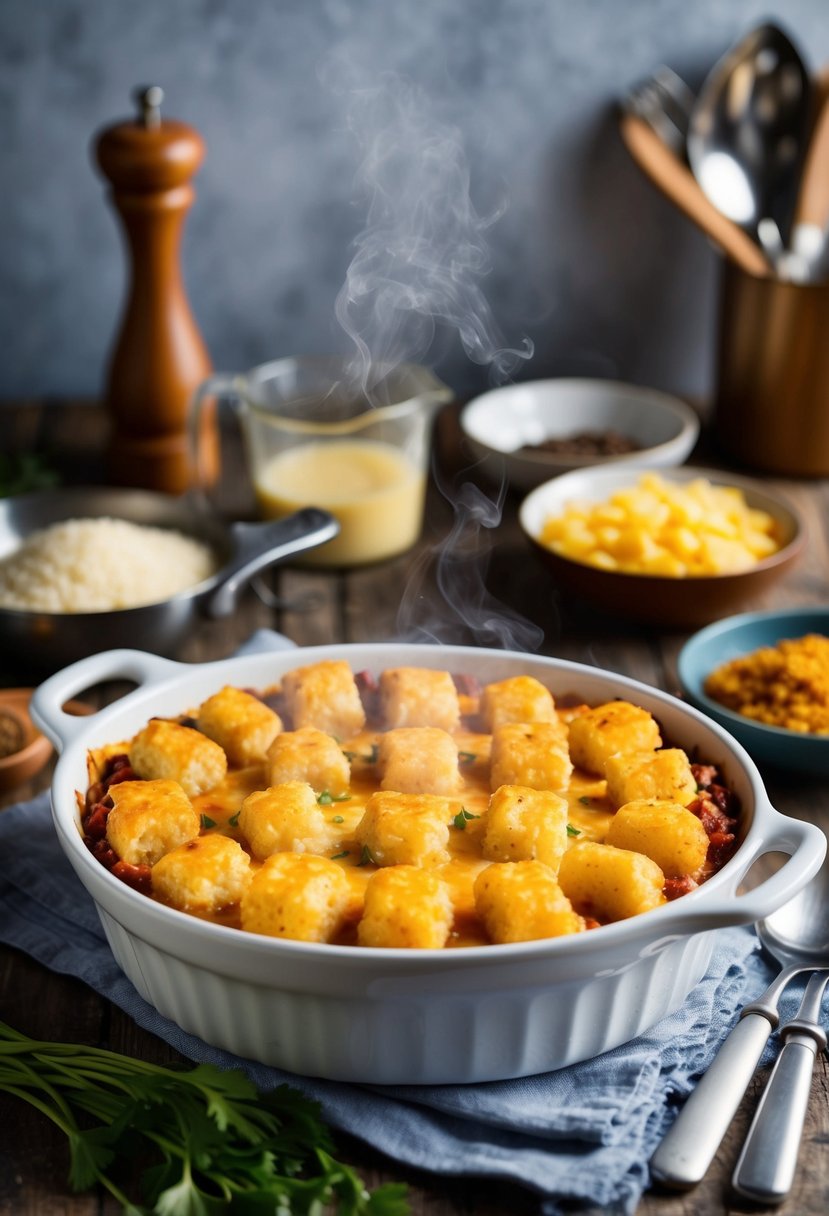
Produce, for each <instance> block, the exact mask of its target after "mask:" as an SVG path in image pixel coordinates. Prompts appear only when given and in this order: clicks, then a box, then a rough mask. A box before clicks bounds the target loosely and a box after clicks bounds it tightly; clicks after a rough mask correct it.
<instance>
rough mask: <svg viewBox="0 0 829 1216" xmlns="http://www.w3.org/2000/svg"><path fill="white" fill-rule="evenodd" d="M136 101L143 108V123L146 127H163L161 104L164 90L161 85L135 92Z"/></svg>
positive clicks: (150, 86) (149, 86)
mask: <svg viewBox="0 0 829 1216" xmlns="http://www.w3.org/2000/svg"><path fill="white" fill-rule="evenodd" d="M135 100H136V101H137V102H138V104H139V106H140V107H141V122H142V123H143V125H144V126H145V127H149V128H150V129H155V128H156V127H159V126H160V125H161V103H162V101H163V100H164V90H163V89H162V87H161V85H158V84H151V85H147V86H146V87H145V88H140V89H136V90H135Z"/></svg>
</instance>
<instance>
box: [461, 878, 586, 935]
mask: <svg viewBox="0 0 829 1216" xmlns="http://www.w3.org/2000/svg"><path fill="white" fill-rule="evenodd" d="M474 891H475V906H476V908H477V911H478V915H479V917H480V918H481V920H482V921H483V923H484V926H485V928H486V931H487V934H488V935H489V938H490V940H491V941H493V942H527V941H535V940H536V939H537V938H541V937H562V936H564V935H565V934H568V933H579V932H580V931H581V930H582V929H583V928H584V922H583V920H582V918H581V917H580V916H579V915H578V914H577V913H576V912H574V910H573V908H572V906H571V904H570V901H569V900H568V899H567V897H566V895H564V893H563V892H562V890H561V888H560V887H559V885H558V883H557V882H556V877H555V874H554V873H553V871H552V870H551V869H550V867H549V866H545V865H544V863H543V862H541V861H515V862H512V861H507V862H493V864H492V865H491V866H487V868H486V869H485V870H482V871H481V873H480V874H479V875H478V877H477V878H476V879H475V886H474Z"/></svg>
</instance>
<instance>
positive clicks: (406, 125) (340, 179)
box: [0, 0, 829, 399]
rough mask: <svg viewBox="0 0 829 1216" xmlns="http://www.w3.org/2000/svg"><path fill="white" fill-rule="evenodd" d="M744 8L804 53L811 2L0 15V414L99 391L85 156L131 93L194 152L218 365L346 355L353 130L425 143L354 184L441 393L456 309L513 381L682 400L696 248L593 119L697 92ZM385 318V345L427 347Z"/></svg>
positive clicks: (202, 296)
mask: <svg viewBox="0 0 829 1216" xmlns="http://www.w3.org/2000/svg"><path fill="white" fill-rule="evenodd" d="M770 15H772V16H773V15H776V16H777V17H778V18H779V19H781V20H782V21H783V22H784V23H785V24H786V25H787V26H788V28H789V29H790V31H791V32H792V33H793V34H794V36H795V38H796V39H797V41H798V42H799V44H800V45H801V47H802V48H803V49H804V51H805V52H806V53H807V55H808V57H809V59H810V62H811V63H812V65H813V66H817V65H819V64H821V63H822V62H823V61H825V60H827V59H829V5H827V0H789V2H788V3H785V2H781V0H729V3H723V2H722V0H579V2H577V0H477V2H475V0H466V3H464V2H463V0H281V2H279V0H142V2H141V3H133V4H128V3H126V0H2V4H0V111H1V113H0V129H1V130H2V138H0V181H2V190H0V240H2V281H1V282H0V334H2V349H3V358H2V361H0V399H9V398H13V397H18V398H19V397H28V396H31V395H41V394H47V393H48V394H57V395H79V394H81V395H93V394H95V393H96V392H97V391H98V390H99V387H100V385H101V380H102V375H103V368H104V363H105V359H106V353H107V349H108V347H109V344H110V342H111V339H112V337H113V333H114V330H115V327H116V324H117V317H118V310H119V305H120V300H121V296H122V291H123V288H124V281H125V261H124V256H123V252H122V249H121V246H120V240H119V235H118V231H117V228H116V224H115V221H114V217H113V214H112V212H111V210H110V208H109V206H108V204H107V202H106V201H105V191H104V188H103V184H102V182H101V180H100V179H99V178H98V177H97V175H96V173H95V171H94V170H93V168H92V165H91V160H90V155H89V144H90V138H91V136H92V133H93V132H94V131H95V130H96V129H98V128H99V127H101V126H102V125H104V124H107V123H109V122H112V121H114V120H115V119H117V118H120V117H123V116H126V114H128V113H129V111H130V104H129V95H130V90H131V89H132V87H133V86H134V85H136V84H138V83H148V82H155V83H159V84H162V85H163V86H164V88H165V90H166V93H167V102H166V105H165V111H166V112H167V113H168V114H170V115H171V116H175V117H178V118H181V119H184V120H185V121H188V122H191V123H192V124H193V125H195V126H197V127H198V128H199V130H200V131H201V132H202V134H203V136H204V138H205V140H206V143H207V148H208V156H207V160H206V162H205V165H204V167H203V169H202V170H201V172H200V174H199V177H198V179H197V188H198V197H197V201H196V204H195V207H194V209H193V211H192V213H191V215H190V218H189V220H188V224H187V228H186V234H185V242H184V248H183V262H184V268H185V277H186V281H187V285H188V291H189V295H190V299H191V302H192V305H193V309H194V312H195V314H196V316H197V318H198V321H199V323H200V326H201V328H202V331H203V333H204V335H205V338H206V340H207V343H208V346H209V348H210V351H211V354H212V357H213V361H214V363H215V365H216V366H217V367H218V368H222V369H226V370H236V369H240V368H244V367H248V366H251V365H252V364H254V363H256V362H259V361H262V360H264V359H267V358H273V357H276V356H278V355H283V354H290V353H294V352H300V351H320V350H323V351H324V350H329V349H346V348H347V341H348V340H347V339H346V338H345V335H344V333H343V331H342V329H341V327H340V325H339V323H338V320H337V317H336V313H335V301H336V298H337V295H338V292H339V291H340V289H341V287H342V286H343V283H344V281H345V278H346V274H347V271H348V268H349V265H350V264H351V262H352V258H353V256H354V246H353V242H354V241H355V239H356V238H358V237H360V235H361V234H363V235H365V232H366V226H367V223H368V221H369V218H372V221H374V220H376V219H377V213H376V196H375V211H374V212H372V213H370V212H369V210H368V197H369V196H368V195H367V193H366V190H365V186H364V184H361V182H360V181H359V180H358V170H359V168H360V165H361V160H362V159H363V157H364V155H365V153H366V150H367V148H368V150H369V151H371V150H372V145H371V139H370V137H371V136H372V135H374V134H377V135H378V136H380V137H382V138H386V139H391V142H392V143H394V141H395V138H396V133H400V134H402V133H404V132H405V133H406V137H407V138H408V137H409V136H411V137H412V140H413V144H414V146H416V147H419V148H420V150H421V152H423V153H424V156H426V157H427V158H428V156H429V155H430V149H433V148H434V146H435V140H434V139H433V138H432V137H433V136H434V135H437V136H438V137H439V139H442V140H443V141H444V144H445V145H446V146H447V147H448V151H449V159H448V161H447V162H446V163H445V164H442V165H439V166H438V167H437V169H434V165H432V169H434V173H432V171H431V170H430V171H429V173H426V175H425V177H424V176H423V174H422V173H421V170H420V167H419V165H420V164H421V163H422V164H423V165H425V164H426V163H427V161H425V160H424V161H423V162H418V164H414V165H413V164H411V163H407V162H406V161H405V160H403V161H401V160H400V158H399V157H398V160H397V162H396V164H395V165H393V166H392V167H391V169H390V170H388V172H389V173H390V176H388V177H387V178H386V179H385V180H383V179H381V180H380V182H379V184H380V186H381V187H383V188H385V187H388V188H389V189H390V191H391V198H390V201H389V208H390V210H391V211H392V212H393V213H394V214H391V215H390V216H389V215H387V216H385V217H383V218H384V219H385V220H386V221H387V222H388V223H390V224H391V226H392V228H394V227H395V225H397V226H398V229H399V230H398V231H397V232H396V237H399V236H400V235H401V232H403V229H404V228H405V226H406V225H408V224H411V225H421V227H420V228H419V229H418V236H419V238H420V240H421V242H422V241H428V242H429V243H430V247H429V248H428V249H427V253H426V257H427V262H429V265H427V268H426V276H427V281H426V283H425V287H424V285H423V284H418V285H415V286H416V287H417V289H418V290H420V288H421V287H424V290H425V291H426V296H425V298H426V301H427V303H428V304H429V306H431V296H430V294H429V293H430V292H431V293H434V295H435V297H436V302H435V305H434V307H435V310H436V311H437V312H438V313H439V314H440V315H446V316H447V317H448V318H449V322H448V324H438V327H437V328H438V335H437V343H436V345H435V346H434V347H433V348H432V352H431V354H430V355H429V356H428V358H429V359H430V361H432V362H437V363H438V366H439V369H440V370H441V371H442V372H443V374H444V375H445V377H446V378H447V379H448V380H449V381H450V382H451V383H452V384H453V385H454V386H455V387H456V388H457V389H458V390H459V391H461V392H470V391H472V390H474V389H476V388H478V387H479V386H482V385H484V384H485V383H486V382H487V378H488V376H489V373H490V369H489V368H488V366H487V365H486V364H485V363H484V364H478V363H475V362H474V361H473V360H472V359H470V358H469V356H468V354H467V353H466V351H465V349H464V347H463V345H462V342H461V341H460V338H459V336H458V333H457V331H456V325H455V321H456V320H457V319H458V318H453V317H452V309H453V308H454V309H457V310H458V312H459V314H460V315H463V314H465V313H468V310H469V309H470V308H472V309H473V310H479V311H480V314H481V324H482V325H483V329H484V331H485V332H483V334H482V341H483V343H484V344H486V343H487V342H488V341H489V339H490V337H492V338H493V341H494V342H495V344H496V345H497V342H498V341H499V340H504V341H505V342H506V343H507V345H513V346H520V345H521V343H522V341H523V339H524V338H529V339H531V340H532V342H533V343H534V344H535V356H534V357H533V359H532V361H531V362H529V363H525V364H522V365H521V367H520V370H519V373H518V374H520V375H521V376H527V375H531V376H533V377H535V376H542V375H546V374H567V373H570V374H603V375H616V376H619V377H621V378H624V379H628V380H633V381H639V382H642V383H650V384H654V385H658V386H661V387H665V388H670V389H673V390H676V391H692V392H703V391H705V389H706V387H707V385H708V384H709V377H710V368H711V352H712V337H713V327H714V312H715V303H716V281H717V259H716V257H715V255H714V254H713V253H712V251H711V250H710V249H709V247H708V245H707V243H706V241H705V240H704V239H703V238H702V237H701V236H700V235H699V234H698V233H696V232H695V231H694V230H693V229H692V228H691V226H690V225H689V224H688V223H687V222H686V221H685V220H684V219H683V218H682V217H681V216H680V215H679V214H678V213H676V212H675V211H674V210H673V209H672V207H671V206H670V204H668V203H667V202H666V201H665V200H663V199H662V197H661V196H659V195H658V194H657V193H656V192H655V191H654V190H653V188H652V187H651V186H650V185H649V183H647V182H646V181H645V180H644V179H643V178H642V177H641V176H640V174H639V171H638V170H637V169H636V167H635V166H634V165H633V164H632V163H631V162H630V160H629V158H628V156H627V154H626V152H625V150H624V148H623V147H622V145H621V144H620V142H619V139H618V136H617V133H616V129H615V124H614V120H613V113H612V106H613V102H614V99H615V98H616V97H617V96H618V95H619V94H620V93H621V92H622V91H623V90H624V89H625V87H626V86H627V85H629V84H630V83H631V82H633V81H635V80H636V79H637V78H639V77H641V76H642V75H644V74H646V73H647V72H648V71H649V70H651V69H652V68H654V67H655V66H656V65H657V64H659V63H661V62H666V63H669V64H671V65H672V66H674V67H675V68H676V69H677V70H679V71H680V72H682V73H683V74H685V75H686V76H687V77H688V78H689V79H691V80H692V81H697V80H698V79H699V78H700V76H701V74H702V73H704V71H705V69H706V68H707V66H709V65H710V64H711V63H712V62H713V60H714V59H715V57H716V56H717V55H718V54H720V53H721V52H722V51H723V50H724V49H725V47H726V46H727V45H728V44H729V43H730V42H731V41H733V40H734V39H735V38H736V37H737V36H739V35H740V34H742V33H743V32H744V31H745V30H747V29H748V28H749V27H750V26H751V25H752V24H754V23H755V22H757V21H759V20H761V19H763V18H765V17H768V16H770ZM389 74H394V77H393V79H395V80H399V81H401V82H402V84H401V85H400V86H399V87H398V86H397V85H394V84H392V83H391V80H392V78H391V77H390V75H389ZM378 87H379V88H382V89H384V90H385V92H384V93H382V95H381V101H380V110H381V118H385V120H386V122H387V125H389V124H390V130H386V131H385V132H384V131H383V124H382V122H379V121H378V119H377V114H376V109H377V106H376V105H375V107H374V112H373V114H372V118H371V121H369V120H367V118H366V100H367V99H368V100H369V101H370V100H371V97H372V93H371V91H372V90H373V89H376V88H378ZM369 109H371V107H369ZM372 123H373V124H375V125H372ZM453 131H456V132H457V133H458V136H457V139H453V138H452V132H453ZM361 141H362V142H361ZM366 141H368V142H366ZM398 142H399V141H398ZM373 150H374V151H375V152H376V151H378V147H377V146H376V145H374V146H373ZM461 153H462V154H463V155H461ZM463 157H465V158H466V163H468V166H469V170H470V186H469V190H468V191H467V187H466V182H465V179H464V160H463ZM381 169H382V171H383V172H386V168H383V167H382V166H381ZM421 179H422V180H424V181H426V182H428V184H429V186H428V188H429V194H428V197H427V200H426V201H427V209H426V210H427V215H426V219H425V220H424V216H423V214H422V208H421V209H420V210H419V209H418V208H417V207H413V206H412V205H411V203H412V191H411V189H410V188H409V183H410V182H412V181H420V180H421ZM401 183H402V184H401ZM470 198H471V200H472V204H473V206H472V207H470V206H469V200H470ZM505 199H507V200H508V203H507V206H506V210H505V211H504V213H503V215H502V216H501V218H500V219H498V221H497V222H496V223H494V224H492V225H491V226H489V227H486V226H484V224H483V223H481V222H480V221H481V220H482V219H483V218H484V217H487V216H491V213H492V212H493V210H494V209H496V208H497V207H498V206H499V205H500V204H501V203H502V202H503V201H504V200H505ZM443 214H447V215H449V216H450V221H449V231H448V235H447V234H444V233H443V231H442V228H441V225H439V224H437V221H436V217H437V216H440V215H443ZM401 226H402V227H401ZM403 236H404V239H405V233H403ZM455 244H458V245H459V246H460V247H461V249H462V254H461V256H460V258H459V259H458V265H459V267H460V269H459V270H458V272H457V275H456V278H455V280H453V281H452V282H446V281H443V280H441V277H440V273H439V272H440V271H441V268H443V269H445V267H446V265H447V264H448V263H449V262H450V261H452V259H451V258H450V257H449V255H448V254H447V249H452V248H453V247H454V245H455ZM369 252H371V250H369ZM365 254H366V249H365V247H363V255H364V256H365ZM375 254H376V250H375V251H374V254H372V257H371V258H370V259H369V269H370V270H371V271H372V272H376V271H377V270H378V263H377V258H376V256H374V255H375ZM484 255H486V256H487V257H488V259H489V262H490V269H489V272H488V274H487V275H486V276H485V277H481V274H480V270H481V261H480V259H481V258H482V257H483V256H484ZM430 259H431V261H430ZM380 273H381V274H382V273H383V271H382V269H380ZM410 287H411V285H408V287H407V290H408V289H409V288H410ZM481 291H483V297H482V296H481ZM450 297H451V298H450ZM420 298H421V297H418V299H420ZM447 301H448V303H447ZM486 306H489V308H490V309H491V317H489V318H487V316H486ZM424 307H425V305H424ZM379 311H380V315H381V316H383V315H384V314H383V308H382V305H381V308H380V310H379ZM361 320H362V321H364V320H365V318H362V319H361ZM408 322H411V325H409V324H408V323H407V324H406V325H404V327H403V333H402V339H403V341H402V346H401V343H400V342H398V343H397V344H396V346H395V349H396V350H397V349H400V350H405V346H406V344H407V343H409V342H410V341H411V343H412V344H413V345H416V343H417V342H419V343H420V344H421V346H422V345H423V344H424V342H425V340H426V338H427V337H428V334H426V335H424V332H423V322H422V317H421V316H419V315H417V314H412V315H411V316H410V317H409V318H408ZM496 330H499V331H500V339H499V338H498V336H497V334H496V333H495V331H496ZM490 331H492V332H490ZM364 332H366V331H364ZM388 340H389V335H388V334H380V335H379V336H378V338H377V341H378V342H379V343H380V344H381V345H382V344H384V343H386V342H387V341H388ZM371 341H372V342H373V341H374V338H373V337H372V338H371ZM416 353H418V354H419V353H420V352H419V351H417V350H416ZM479 357H483V356H479Z"/></svg>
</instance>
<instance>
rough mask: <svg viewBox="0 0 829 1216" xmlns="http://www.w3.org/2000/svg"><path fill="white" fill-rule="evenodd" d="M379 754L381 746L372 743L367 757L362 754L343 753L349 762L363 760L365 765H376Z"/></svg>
mask: <svg viewBox="0 0 829 1216" xmlns="http://www.w3.org/2000/svg"><path fill="white" fill-rule="evenodd" d="M379 754H380V744H379V743H372V744H371V746H370V748H369V749H368V754H367V755H363V754H361V753H360V752H347V751H343V755H344V756H345V758H346V760H349V761H351V760H362V761H363V763H364V764H376V763H377V757H378V755H379Z"/></svg>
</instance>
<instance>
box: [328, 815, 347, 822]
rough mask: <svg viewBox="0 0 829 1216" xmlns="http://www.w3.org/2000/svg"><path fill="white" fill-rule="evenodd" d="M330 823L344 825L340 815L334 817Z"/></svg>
mask: <svg viewBox="0 0 829 1216" xmlns="http://www.w3.org/2000/svg"><path fill="white" fill-rule="evenodd" d="M331 822H332V823H345V820H344V819H343V817H342V815H334V816H333V818H332V819H331Z"/></svg>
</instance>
